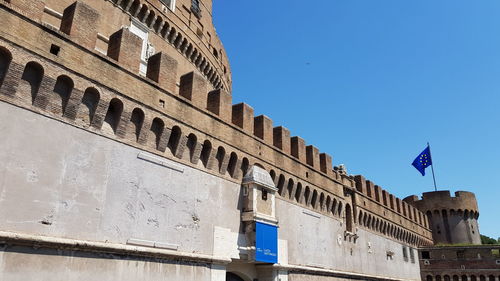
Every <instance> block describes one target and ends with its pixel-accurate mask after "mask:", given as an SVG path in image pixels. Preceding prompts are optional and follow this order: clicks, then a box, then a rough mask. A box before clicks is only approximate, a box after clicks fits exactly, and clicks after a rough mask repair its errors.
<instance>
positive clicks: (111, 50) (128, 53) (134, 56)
mask: <svg viewBox="0 0 500 281" xmlns="http://www.w3.org/2000/svg"><path fill="white" fill-rule="evenodd" d="M141 52H142V39H141V38H140V37H139V36H137V35H135V34H133V33H132V32H130V30H129V29H128V28H126V27H124V28H122V29H120V30H118V31H117V32H115V33H113V34H112V35H111V36H110V37H109V44H108V57H110V58H112V59H114V60H116V61H118V63H120V65H122V66H123V67H125V68H127V69H129V70H131V71H133V72H134V73H138V72H139V66H140V64H141Z"/></svg>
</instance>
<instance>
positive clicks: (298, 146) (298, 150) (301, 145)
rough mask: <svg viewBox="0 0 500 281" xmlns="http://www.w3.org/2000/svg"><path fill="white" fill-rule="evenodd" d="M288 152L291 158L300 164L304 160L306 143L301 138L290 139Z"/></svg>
mask: <svg viewBox="0 0 500 281" xmlns="http://www.w3.org/2000/svg"><path fill="white" fill-rule="evenodd" d="M290 150H291V154H292V156H293V157H295V158H297V159H299V161H301V162H305V160H306V142H305V141H304V139H303V138H301V137H292V138H291V139H290Z"/></svg>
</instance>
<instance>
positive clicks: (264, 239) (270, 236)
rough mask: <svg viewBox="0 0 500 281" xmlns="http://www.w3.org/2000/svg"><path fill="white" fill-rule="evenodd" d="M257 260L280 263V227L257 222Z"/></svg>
mask: <svg viewBox="0 0 500 281" xmlns="http://www.w3.org/2000/svg"><path fill="white" fill-rule="evenodd" d="M255 232H256V241H255V242H256V243H255V244H256V245H255V261H260V262H266V263H278V227H277V226H275V225H269V224H265V223H261V222H256V230H255Z"/></svg>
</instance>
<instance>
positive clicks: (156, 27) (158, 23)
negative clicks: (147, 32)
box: [153, 16, 164, 35]
mask: <svg viewBox="0 0 500 281" xmlns="http://www.w3.org/2000/svg"><path fill="white" fill-rule="evenodd" d="M163 22H164V21H163V18H162V17H160V16H157V17H156V20H155V24H154V25H153V30H154V31H155V32H156V33H160V32H161V29H160V28H161V27H162V24H163ZM160 35H161V34H160Z"/></svg>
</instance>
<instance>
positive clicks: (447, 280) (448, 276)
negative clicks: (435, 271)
mask: <svg viewBox="0 0 500 281" xmlns="http://www.w3.org/2000/svg"><path fill="white" fill-rule="evenodd" d="M443 279H444V281H451V279H450V275H445V276H444V277H443Z"/></svg>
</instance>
